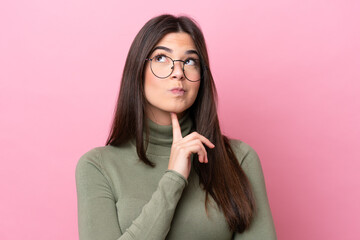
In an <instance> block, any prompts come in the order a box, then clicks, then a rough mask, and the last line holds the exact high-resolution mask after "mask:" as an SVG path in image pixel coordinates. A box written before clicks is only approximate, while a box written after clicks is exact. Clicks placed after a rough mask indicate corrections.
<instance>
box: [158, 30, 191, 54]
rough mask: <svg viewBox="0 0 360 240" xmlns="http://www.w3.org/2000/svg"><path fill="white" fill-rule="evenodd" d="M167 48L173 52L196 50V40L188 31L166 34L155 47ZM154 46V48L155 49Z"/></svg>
mask: <svg viewBox="0 0 360 240" xmlns="http://www.w3.org/2000/svg"><path fill="white" fill-rule="evenodd" d="M159 47H160V48H161V47H163V50H166V49H165V48H167V49H168V50H169V51H170V52H171V53H173V52H179V53H180V52H186V51H188V50H195V51H196V47H195V44H194V41H193V40H192V38H191V36H190V35H189V34H188V33H184V32H177V33H168V34H166V35H165V36H164V37H163V38H162V39H161V40H160V41H159V42H158V43H157V44H156V46H155V48H159ZM155 48H154V49H155Z"/></svg>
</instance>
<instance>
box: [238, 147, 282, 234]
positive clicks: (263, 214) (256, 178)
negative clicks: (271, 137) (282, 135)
mask: <svg viewBox="0 0 360 240" xmlns="http://www.w3.org/2000/svg"><path fill="white" fill-rule="evenodd" d="M239 147H240V149H241V151H242V152H245V156H244V157H243V159H242V161H241V167H242V169H243V170H244V172H245V174H246V176H247V177H248V179H249V181H250V184H251V187H252V189H253V192H254V195H255V201H256V206H257V213H256V215H255V217H254V219H253V222H252V223H251V225H250V228H249V229H248V230H246V231H244V232H243V233H241V234H238V233H236V234H235V235H234V240H240V239H241V240H259V239H262V240H275V239H277V238H276V232H275V226H274V222H273V218H272V214H271V210H270V206H269V201H268V197H267V194H266V187H265V180H264V175H263V171H262V167H261V163H260V159H259V156H258V155H257V153H256V152H255V150H254V149H253V148H252V147H250V146H249V145H248V144H246V143H244V142H241V143H240V146H239ZM238 156H239V155H238Z"/></svg>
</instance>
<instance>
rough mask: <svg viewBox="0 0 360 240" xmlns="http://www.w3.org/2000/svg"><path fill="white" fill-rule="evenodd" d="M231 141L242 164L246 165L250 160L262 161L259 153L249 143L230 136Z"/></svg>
mask: <svg viewBox="0 0 360 240" xmlns="http://www.w3.org/2000/svg"><path fill="white" fill-rule="evenodd" d="M229 142H230V145H231V148H232V150H233V151H234V153H235V155H236V157H237V159H238V161H239V163H240V165H244V164H246V163H248V162H258V163H259V162H260V159H259V155H258V154H257V152H256V151H255V149H254V148H253V147H252V146H250V145H249V144H248V143H246V142H244V141H242V140H239V139H232V138H229Z"/></svg>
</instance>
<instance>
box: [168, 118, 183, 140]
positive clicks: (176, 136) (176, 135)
mask: <svg viewBox="0 0 360 240" xmlns="http://www.w3.org/2000/svg"><path fill="white" fill-rule="evenodd" d="M170 115H171V122H172V129H173V140H174V141H178V140H180V139H182V135H181V128H180V124H179V121H178V118H177V115H176V113H173V112H171V113H170Z"/></svg>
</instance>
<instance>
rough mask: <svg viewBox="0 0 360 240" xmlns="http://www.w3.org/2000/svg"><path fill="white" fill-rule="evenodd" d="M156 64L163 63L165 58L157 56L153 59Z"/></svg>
mask: <svg viewBox="0 0 360 240" xmlns="http://www.w3.org/2000/svg"><path fill="white" fill-rule="evenodd" d="M154 59H155V61H156V62H165V61H166V56H165V55H157V56H155V57H154Z"/></svg>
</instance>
